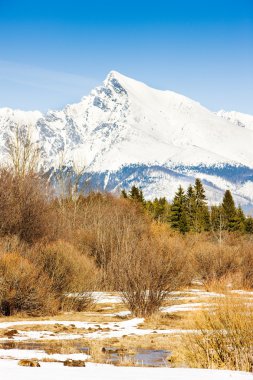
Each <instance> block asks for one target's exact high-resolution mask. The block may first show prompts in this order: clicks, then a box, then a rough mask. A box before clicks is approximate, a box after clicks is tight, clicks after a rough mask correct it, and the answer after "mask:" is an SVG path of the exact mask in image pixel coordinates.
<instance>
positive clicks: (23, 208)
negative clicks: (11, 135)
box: [0, 169, 57, 243]
mask: <svg viewBox="0 0 253 380" xmlns="http://www.w3.org/2000/svg"><path fill="white" fill-rule="evenodd" d="M50 201H51V194H50V190H49V187H48V184H47V182H46V181H44V180H42V179H41V178H40V177H38V176H37V175H34V174H29V175H25V176H24V177H18V176H16V175H15V174H14V173H13V172H12V171H10V170H7V169H1V170H0V235H1V236H6V235H16V236H18V237H19V238H20V240H23V241H25V242H27V243H33V242H35V241H37V240H39V239H42V238H48V237H50V238H52V237H53V236H54V233H55V226H56V225H57V223H55V222H56V219H55V215H54V211H53V209H52V205H51V204H50Z"/></svg>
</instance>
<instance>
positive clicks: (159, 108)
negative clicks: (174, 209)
mask: <svg viewBox="0 0 253 380" xmlns="http://www.w3.org/2000/svg"><path fill="white" fill-rule="evenodd" d="M237 115H241V114H238V113H237ZM244 116H248V115H244ZM250 118H252V119H253V117H251V116H249V121H248V122H247V123H246V122H245V124H247V127H245V128H240V124H238V123H237V122H234V119H233V118H232V116H229V117H228V116H227V114H226V113H224V112H223V113H221V112H219V113H218V114H214V113H212V112H210V111H209V110H208V109H206V108H205V107H203V106H201V105H200V104H199V103H197V102H195V101H193V100H191V99H189V98H186V97H185V96H182V95H180V94H177V93H174V92H171V91H160V90H155V89H153V88H150V87H148V86H146V85H145V84H143V83H141V82H138V81H136V80H133V79H130V78H128V77H126V76H124V75H122V74H119V73H117V72H115V71H112V72H110V73H109V75H108V76H107V78H106V80H105V81H104V83H103V84H102V85H101V86H99V87H97V88H95V89H94V90H92V92H91V93H90V95H88V96H86V97H84V98H83V99H82V100H81V101H80V103H77V104H72V105H67V106H66V107H65V108H64V109H63V110H59V111H48V112H47V113H46V114H44V115H42V114H41V113H40V112H22V111H18V110H10V109H0V138H1V139H0V141H1V145H0V155H1V158H2V160H3V159H4V157H5V151H4V142H5V141H6V139H7V138H8V136H9V135H10V134H11V133H13V130H14V127H15V125H27V124H29V125H31V126H32V129H33V136H34V139H35V140H36V141H39V143H40V145H41V148H42V164H43V165H44V167H45V168H47V169H51V168H52V167H57V165H58V164H57V161H58V157H59V156H60V155H61V152H64V160H65V163H66V165H68V166H72V165H73V161H75V163H76V162H77V163H78V164H79V165H83V163H85V165H86V173H85V175H84V178H83V180H84V179H85V178H89V179H90V183H91V184H92V185H93V186H94V187H96V188H99V189H101V190H107V191H114V192H117V191H119V190H120V189H122V188H123V187H124V188H129V187H130V186H131V185H133V184H137V185H139V186H141V187H142V188H143V191H144V194H145V195H146V196H148V197H150V198H152V197H155V196H167V197H168V198H169V199H171V197H172V196H173V194H174V192H175V190H176V187H177V186H178V185H179V184H182V185H183V186H187V185H188V184H189V183H191V182H193V181H194V178H196V177H199V178H202V179H203V181H204V183H205V185H206V187H207V193H208V196H209V198H210V202H211V203H216V202H218V201H220V199H221V197H222V194H223V191H224V190H225V189H226V188H230V189H231V190H232V192H233V194H234V195H235V197H236V200H237V202H238V203H240V204H242V205H243V206H244V207H250V206H251V205H252V204H253V153H252V144H253V128H251V124H250V120H251V119H250ZM245 120H246V119H245Z"/></svg>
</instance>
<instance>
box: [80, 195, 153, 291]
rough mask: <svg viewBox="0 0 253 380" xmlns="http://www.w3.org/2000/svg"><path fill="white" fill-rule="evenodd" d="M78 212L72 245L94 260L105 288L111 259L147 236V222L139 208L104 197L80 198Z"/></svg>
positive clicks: (120, 200) (124, 201) (131, 203)
mask: <svg viewBox="0 0 253 380" xmlns="http://www.w3.org/2000/svg"><path fill="white" fill-rule="evenodd" d="M79 210H80V211H79V215H78V218H79V220H78V223H77V224H78V226H79V228H78V229H77V230H76V231H75V232H74V234H73V236H72V241H73V244H74V245H76V247H77V248H78V250H80V251H81V252H84V253H86V254H88V255H90V256H91V257H93V258H94V259H95V261H96V264H97V266H98V267H99V268H101V270H102V273H103V278H102V280H103V285H104V287H108V283H109V278H108V277H109V276H110V267H111V261H112V258H113V257H114V255H115V254H119V255H120V252H121V251H123V250H125V249H126V248H127V246H128V245H129V244H131V241H133V240H135V239H137V240H139V239H141V238H142V235H143V234H146V233H147V232H148V229H149V224H150V221H149V218H148V217H146V216H145V214H144V213H143V211H142V209H141V208H140V206H138V205H136V204H134V203H133V202H129V201H126V200H124V199H117V198H115V197H112V196H111V195H108V194H103V195H102V194H91V195H90V196H89V197H87V198H83V200H82V206H81V207H80V206H79Z"/></svg>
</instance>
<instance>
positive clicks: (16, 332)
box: [4, 329, 18, 338]
mask: <svg viewBox="0 0 253 380" xmlns="http://www.w3.org/2000/svg"><path fill="white" fill-rule="evenodd" d="M17 334H18V330H16V329H12V330H8V331H6V332H5V333H4V336H8V338H12V337H13V336H14V335H17Z"/></svg>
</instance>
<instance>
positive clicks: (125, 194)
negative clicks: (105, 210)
mask: <svg viewBox="0 0 253 380" xmlns="http://www.w3.org/2000/svg"><path fill="white" fill-rule="evenodd" d="M120 196H121V198H125V199H127V198H128V196H127V192H126V190H125V189H123V190H121V194H120Z"/></svg>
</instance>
